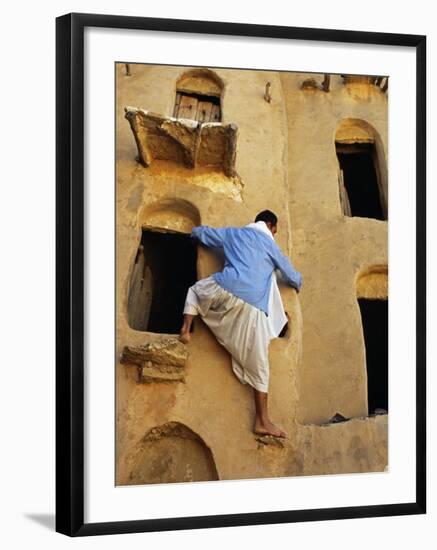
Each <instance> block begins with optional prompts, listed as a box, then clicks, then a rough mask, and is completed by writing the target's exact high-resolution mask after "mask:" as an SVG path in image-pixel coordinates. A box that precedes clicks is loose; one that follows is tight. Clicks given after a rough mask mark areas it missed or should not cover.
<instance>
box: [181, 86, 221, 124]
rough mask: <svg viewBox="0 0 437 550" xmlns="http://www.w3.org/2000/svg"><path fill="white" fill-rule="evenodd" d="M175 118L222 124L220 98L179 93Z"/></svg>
mask: <svg viewBox="0 0 437 550" xmlns="http://www.w3.org/2000/svg"><path fill="white" fill-rule="evenodd" d="M173 116H174V117H176V118H189V119H191V120H197V121H199V122H220V120H221V108H220V98H219V97H216V96H212V95H202V94H196V93H186V92H182V91H178V92H177V93H176V102H175V107H174V111H173Z"/></svg>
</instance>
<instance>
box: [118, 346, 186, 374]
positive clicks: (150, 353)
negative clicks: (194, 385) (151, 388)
mask: <svg viewBox="0 0 437 550" xmlns="http://www.w3.org/2000/svg"><path fill="white" fill-rule="evenodd" d="M187 359H188V349H187V347H186V346H185V345H184V344H183V343H182V342H180V341H179V340H178V339H177V338H166V339H164V340H158V341H156V342H149V343H147V344H143V345H137V346H125V347H124V348H123V352H122V354H121V360H120V362H121V363H122V364H124V365H126V366H128V367H135V368H137V369H138V381H139V382H142V383H148V382H185V366H186V362H187Z"/></svg>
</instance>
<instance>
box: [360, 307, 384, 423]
mask: <svg viewBox="0 0 437 550" xmlns="http://www.w3.org/2000/svg"><path fill="white" fill-rule="evenodd" d="M358 303H359V305H360V311H361V319H362V323H363V331H364V342H365V345H366V366H367V397H368V404H369V414H373V413H374V412H375V410H376V409H382V410H385V411H387V412H388V300H366V299H364V298H360V299H358Z"/></svg>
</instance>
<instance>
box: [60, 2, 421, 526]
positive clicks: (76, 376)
mask: <svg viewBox="0 0 437 550" xmlns="http://www.w3.org/2000/svg"><path fill="white" fill-rule="evenodd" d="M86 27H106V28H114V29H115V28H116V29H137V30H145V31H147V30H155V31H164V32H165V31H171V32H180V33H187V32H188V33H200V34H221V35H238V36H245V37H265V38H283V39H294V40H312V41H322V42H342V43H350V44H354V43H360V44H377V45H387V46H403V47H408V48H414V49H415V52H416V61H417V65H416V66H417V74H416V77H417V79H416V92H417V95H416V117H417V118H416V121H417V122H416V163H417V164H416V199H417V203H416V327H417V334H416V342H417V347H416V437H417V440H416V499H415V501H414V502H405V503H397V504H387V505H371V506H354V507H342V508H325V509H311V510H293V511H271V512H262V513H243V514H229V515H215V516H197V517H175V518H163V519H144V520H140V521H116V522H105V523H84V29H85V28H86ZM425 109H426V37H425V36H419V35H406V34H389V33H374V32H361V31H360V32H357V31H349V30H327V29H312V28H297V27H285V26H268V25H253V24H243V23H225V22H211V21H192V20H178V19H157V18H144V17H125V16H116V15H97V14H81V13H73V14H67V15H64V16H61V17H58V18H57V20H56V134H57V140H56V181H57V188H56V193H57V198H56V208H57V217H56V228H57V236H56V276H57V287H56V345H57V351H56V530H57V531H58V532H60V533H64V534H66V535H69V536H86V535H102V534H116V533H134V532H146V531H163V530H178V529H200V528H208V527H225V526H240V525H259V524H274V523H288V522H298V521H321V520H332V519H347V518H364V517H381V516H394V515H408V514H423V513H425V512H426V403H425V395H426V394H425V391H426V387H425V384H426V380H425V359H426V305H425V299H426V203H425V201H426V189H425V183H426V182H425V178H426V171H425V162H426V127H425V119H426V112H425Z"/></svg>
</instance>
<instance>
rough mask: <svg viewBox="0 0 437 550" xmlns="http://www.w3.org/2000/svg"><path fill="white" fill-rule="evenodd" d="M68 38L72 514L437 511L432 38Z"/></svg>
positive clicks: (67, 19)
mask: <svg viewBox="0 0 437 550" xmlns="http://www.w3.org/2000/svg"><path fill="white" fill-rule="evenodd" d="M56 46H57V65H56V66H57V94H56V97H57V104H56V110H57V381H56V391H57V408H56V414H57V431H56V438H57V473H56V482H57V491H56V495H57V504H56V507H57V515H56V518H57V519H56V524H57V526H56V528H57V530H58V531H59V532H61V533H64V534H67V535H70V536H84V535H97V534H111V533H129V532H142V531H160V530H174V529H194V528H206V527H221V526H236V525H252V524H263V523H284V522H295V521H315V520H324V519H342V518H359V517H371V516H388V515H407V514H419V513H425V509H426V491H425V473H426V463H425V431H426V430H425V426H426V425H425V226H426V224H425V67H426V58H425V47H426V40H425V37H424V36H413V35H397V34H388V33H370V32H356V31H346V30H327V29H310V28H295V27H279V26H263V25H251V24H236V23H224V22H207V21H188V20H187V21H184V20H173V19H153V18H141V17H119V16H109V15H94V14H68V15H65V16H62V17H59V18H58V19H57V43H56ZM389 303H390V307H389V305H388V304H389Z"/></svg>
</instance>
